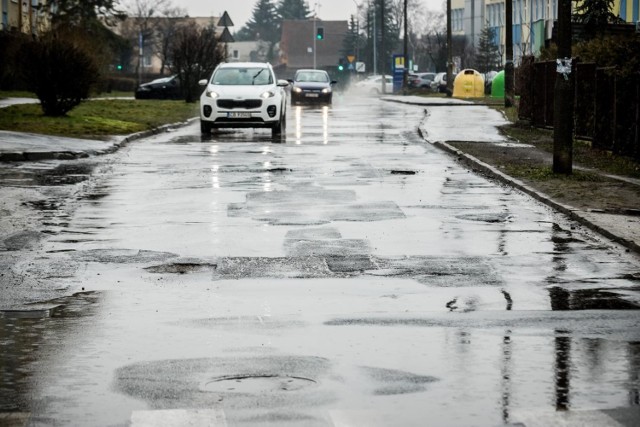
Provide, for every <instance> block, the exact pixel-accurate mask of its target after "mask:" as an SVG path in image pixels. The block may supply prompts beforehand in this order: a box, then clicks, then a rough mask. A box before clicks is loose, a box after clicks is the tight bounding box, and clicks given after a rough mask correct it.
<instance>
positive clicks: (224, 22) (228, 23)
mask: <svg viewBox="0 0 640 427" xmlns="http://www.w3.org/2000/svg"><path fill="white" fill-rule="evenodd" d="M218 27H233V21H232V20H231V18H230V17H229V14H228V13H227V11H226V10H225V11H224V13H223V14H222V18H220V20H219V21H218Z"/></svg>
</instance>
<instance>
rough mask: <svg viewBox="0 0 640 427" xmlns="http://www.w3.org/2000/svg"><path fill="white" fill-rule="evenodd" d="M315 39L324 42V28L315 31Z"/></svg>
mask: <svg viewBox="0 0 640 427" xmlns="http://www.w3.org/2000/svg"><path fill="white" fill-rule="evenodd" d="M316 39H318V40H324V28H323V27H318V28H317V29H316Z"/></svg>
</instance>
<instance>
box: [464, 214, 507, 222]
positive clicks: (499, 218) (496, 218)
mask: <svg viewBox="0 0 640 427" xmlns="http://www.w3.org/2000/svg"><path fill="white" fill-rule="evenodd" d="M456 218H458V219H463V220H467V221H478V222H488V223H491V224H497V223H502V222H509V221H511V220H512V219H513V217H512V215H511V214H508V213H482V214H462V215H456Z"/></svg>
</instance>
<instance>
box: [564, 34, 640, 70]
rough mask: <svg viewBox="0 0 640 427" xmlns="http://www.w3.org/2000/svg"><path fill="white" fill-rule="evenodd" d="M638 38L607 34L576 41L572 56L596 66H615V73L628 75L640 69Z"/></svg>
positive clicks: (639, 39) (639, 44) (639, 43)
mask: <svg viewBox="0 0 640 427" xmlns="http://www.w3.org/2000/svg"><path fill="white" fill-rule="evenodd" d="M638 52H640V38H638V37H629V36H609V37H601V38H595V39H593V40H590V41H588V42H582V43H578V44H577V45H576V46H575V47H574V56H578V57H580V60H581V61H583V62H595V63H596V64H598V67H615V74H616V75H618V76H620V77H630V76H632V75H634V74H637V73H638V70H640V54H639V53H638Z"/></svg>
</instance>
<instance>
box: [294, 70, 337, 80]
mask: <svg viewBox="0 0 640 427" xmlns="http://www.w3.org/2000/svg"><path fill="white" fill-rule="evenodd" d="M296 81H297V82H316V83H328V82H329V77H328V76H327V74H326V73H319V72H317V71H301V72H299V73H298V74H296Z"/></svg>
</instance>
